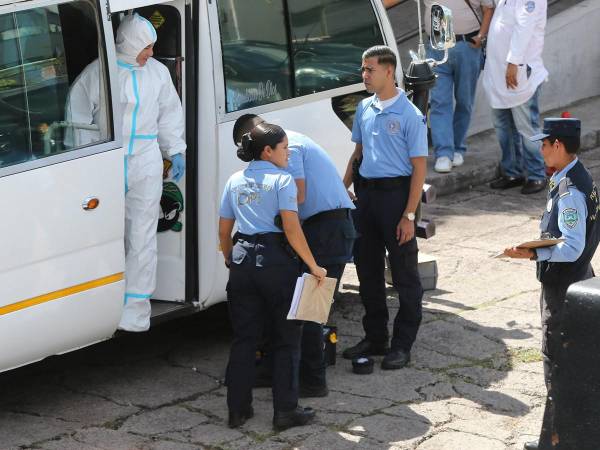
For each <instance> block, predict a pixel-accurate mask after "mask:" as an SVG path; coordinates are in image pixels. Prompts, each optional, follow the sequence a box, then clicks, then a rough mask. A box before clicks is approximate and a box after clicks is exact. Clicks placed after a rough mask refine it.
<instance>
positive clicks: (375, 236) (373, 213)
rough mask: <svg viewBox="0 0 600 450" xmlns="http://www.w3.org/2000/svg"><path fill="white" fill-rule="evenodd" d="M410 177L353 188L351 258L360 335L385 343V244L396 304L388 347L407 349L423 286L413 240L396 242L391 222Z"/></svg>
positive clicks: (413, 333) (397, 217)
mask: <svg viewBox="0 0 600 450" xmlns="http://www.w3.org/2000/svg"><path fill="white" fill-rule="evenodd" d="M409 189H410V177H406V180H405V183H404V184H403V185H401V186H395V187H393V188H387V189H378V188H376V187H361V186H358V187H357V188H356V193H357V196H358V201H357V211H356V217H357V224H356V225H357V231H358V233H359V236H360V238H359V239H358V241H357V245H356V248H355V260H354V262H355V264H356V271H357V274H358V279H359V282H360V289H359V292H360V297H361V300H362V302H363V305H364V308H365V315H364V317H363V327H364V329H365V334H366V339H367V340H369V341H370V342H373V343H374V344H387V341H388V338H389V333H388V320H389V312H388V308H387V304H386V302H387V299H386V297H387V296H386V285H385V278H384V277H385V251H386V249H387V251H388V256H389V262H390V269H391V272H392V281H393V285H394V288H395V289H396V291H397V292H398V299H399V302H400V308H399V310H398V313H397V314H396V318H395V319H394V324H393V334H392V341H391V347H392V349H401V350H405V351H410V349H411V347H412V345H413V343H414V341H415V339H416V336H417V332H418V329H419V325H420V324H421V317H422V303H421V300H422V297H423V288H422V286H421V279H420V277H419V270H418V247H417V240H416V238H413V239H412V240H410V241H409V242H407V243H405V244H403V245H398V241H397V239H396V227H397V226H398V223H399V222H400V219H401V218H402V214H403V212H404V209H405V208H406V202H407V201H408V193H409Z"/></svg>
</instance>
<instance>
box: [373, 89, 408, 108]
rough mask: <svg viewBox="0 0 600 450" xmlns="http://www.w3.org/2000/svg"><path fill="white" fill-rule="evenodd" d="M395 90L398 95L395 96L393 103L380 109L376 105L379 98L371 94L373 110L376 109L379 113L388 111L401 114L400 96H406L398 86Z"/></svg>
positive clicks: (401, 103)
mask: <svg viewBox="0 0 600 450" xmlns="http://www.w3.org/2000/svg"><path fill="white" fill-rule="evenodd" d="M396 90H397V91H398V96H397V97H396V101H395V102H394V103H392V104H391V105H390V106H388V107H387V108H385V109H383V110H381V109H379V107H378V104H379V99H378V98H377V95H373V97H371V107H372V108H373V109H375V110H377V111H378V112H379V113H381V114H386V113H388V112H394V113H396V114H401V113H402V110H403V103H404V102H402V101H401V100H402V97H406V94H405V93H404V91H403V90H402V89H400V88H396Z"/></svg>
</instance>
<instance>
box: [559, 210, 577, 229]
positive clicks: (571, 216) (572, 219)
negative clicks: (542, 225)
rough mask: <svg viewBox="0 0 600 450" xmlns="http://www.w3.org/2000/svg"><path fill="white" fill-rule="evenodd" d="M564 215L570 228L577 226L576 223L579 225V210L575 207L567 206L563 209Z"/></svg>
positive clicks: (564, 219)
mask: <svg viewBox="0 0 600 450" xmlns="http://www.w3.org/2000/svg"><path fill="white" fill-rule="evenodd" d="M562 215H563V221H564V222H565V225H566V226H567V227H569V228H575V225H577V222H578V221H579V214H578V213H577V210H576V209H574V208H566V209H564V210H563V212H562Z"/></svg>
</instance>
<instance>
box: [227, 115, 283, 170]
mask: <svg viewBox="0 0 600 450" xmlns="http://www.w3.org/2000/svg"><path fill="white" fill-rule="evenodd" d="M284 138H285V131H283V128H281V127H280V126H279V125H274V124H271V123H266V122H263V123H260V124H258V125H257V126H255V127H254V128H253V129H252V130H250V131H249V132H248V133H245V134H243V135H242V139H241V142H240V146H239V147H238V149H237V157H238V158H239V159H241V160H242V161H244V162H250V161H252V160H255V161H259V160H260V155H261V154H262V152H263V150H264V148H265V147H266V146H267V145H268V146H269V147H271V148H275V147H277V144H279V143H280V142H282V141H283V139H284Z"/></svg>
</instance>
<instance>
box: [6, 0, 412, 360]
mask: <svg viewBox="0 0 600 450" xmlns="http://www.w3.org/2000/svg"><path fill="white" fill-rule="evenodd" d="M132 12H137V13H139V14H140V15H142V16H144V17H146V18H148V19H149V20H150V21H151V23H152V24H153V25H154V27H155V28H156V31H157V33H158V42H157V44H156V46H155V49H154V50H155V58H156V59H158V60H159V61H161V62H163V63H164V64H165V65H166V66H167V67H168V68H169V70H170V71H171V75H172V78H173V82H174V83H175V86H176V88H177V90H178V92H179V94H180V96H181V99H182V103H183V105H184V110H185V114H186V139H187V144H188V150H187V155H186V158H187V172H186V176H185V178H184V179H182V180H180V182H179V183H177V184H175V183H173V182H172V181H171V180H169V179H168V178H166V179H165V182H164V190H163V198H162V201H161V207H162V215H161V220H160V223H159V267H158V284H157V288H156V291H155V293H154V299H153V300H152V303H153V323H156V321H158V320H160V319H161V318H170V317H174V316H176V315H182V314H190V313H193V312H197V311H200V310H202V309H204V308H207V307H209V306H210V305H213V304H215V303H217V302H221V301H224V300H225V284H226V279H227V271H226V269H225V267H224V265H223V260H222V256H221V254H220V252H219V247H218V239H217V223H218V204H219V199H220V193H221V191H222V188H223V186H224V184H225V181H226V180H227V178H228V177H229V176H230V175H231V174H232V173H233V172H234V171H236V170H239V169H240V168H241V167H242V164H241V162H240V161H239V160H238V159H237V158H236V153H235V148H234V146H233V143H232V137H231V136H232V128H233V123H234V121H235V119H236V118H237V117H239V116H240V115H241V114H244V113H248V112H252V113H256V114H260V115H262V116H263V117H265V119H267V120H268V121H270V122H274V123H278V124H281V125H283V126H285V127H288V128H290V129H294V130H296V131H299V132H302V133H305V134H307V135H309V136H311V137H312V138H314V139H315V140H316V141H317V142H319V143H320V144H321V145H322V146H323V147H324V148H326V149H327V150H328V151H329V152H330V154H331V155H332V156H333V158H334V160H335V162H336V164H337V165H338V167H339V168H340V171H341V170H342V169H343V167H344V165H345V163H346V161H347V158H348V155H349V154H350V152H351V150H352V147H353V146H352V144H351V143H350V131H349V128H348V125H349V121H350V120H351V117H352V115H353V111H354V106H355V104H356V102H357V101H358V99H359V98H360V96H361V95H362V94H361V91H362V89H363V85H362V82H361V76H360V71H359V67H360V57H361V53H362V51H363V50H364V49H366V48H367V47H369V46H371V45H375V44H383V43H385V44H387V45H390V46H391V47H392V48H395V41H394V37H393V34H392V29H391V27H390V24H389V23H388V19H387V16H386V14H385V11H384V9H383V7H382V5H381V1H380V0H269V1H267V0H172V1H166V2H163V3H155V1H153V2H151V3H150V2H148V1H144V0H102V1H98V0H27V1H14V0H0V211H1V213H0V218H1V219H0V223H1V225H0V226H1V232H0V371H2V370H8V369H11V368H15V367H18V366H21V365H24V364H27V363H30V362H33V361H37V360H40V359H42V358H45V357H47V356H50V355H54V354H61V353H64V352H68V351H71V350H75V349H77V348H81V347H83V346H87V345H90V344H92V343H95V342H98V341H101V340H104V339H107V338H110V337H111V336H112V335H113V334H114V332H115V330H116V327H117V324H118V322H119V318H120V315H121V309H122V305H123V294H124V281H123V277H124V274H123V271H124V246H123V233H124V212H123V208H124V176H123V155H124V153H123V149H122V147H121V129H120V128H121V124H120V123H119V120H118V119H116V118H118V117H119V111H118V108H119V105H118V102H117V101H116V100H115V99H117V98H118V89H119V88H118V83H117V65H116V63H117V61H116V56H115V47H114V31H115V29H116V27H117V26H118V23H119V21H120V19H121V18H122V17H123V15H124V14H130V13H132ZM96 59H98V61H99V67H100V72H101V77H100V90H101V93H102V95H101V97H102V101H103V103H104V105H103V106H104V111H100V112H99V114H100V115H102V117H100V118H99V120H102V121H105V125H106V127H101V129H105V130H107V131H105V132H102V133H100V134H101V135H100V137H99V138H97V141H96V142H93V143H92V144H88V145H86V146H83V147H77V146H76V145H75V144H73V140H72V139H69V138H68V136H69V133H72V132H73V130H74V129H77V128H83V129H85V124H77V123H70V122H68V121H67V119H66V117H65V102H66V100H67V96H68V94H69V89H70V87H71V85H72V84H73V83H74V81H75V79H76V78H77V76H78V75H79V74H80V73H81V71H82V70H83V69H84V68H85V67H86V66H87V65H88V64H89V63H91V62H92V61H94V60H96ZM398 75H399V78H398V79H402V78H401V69H400V68H399V72H398ZM96 113H98V112H96ZM103 123H104V122H103ZM165 173H167V171H165Z"/></svg>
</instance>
